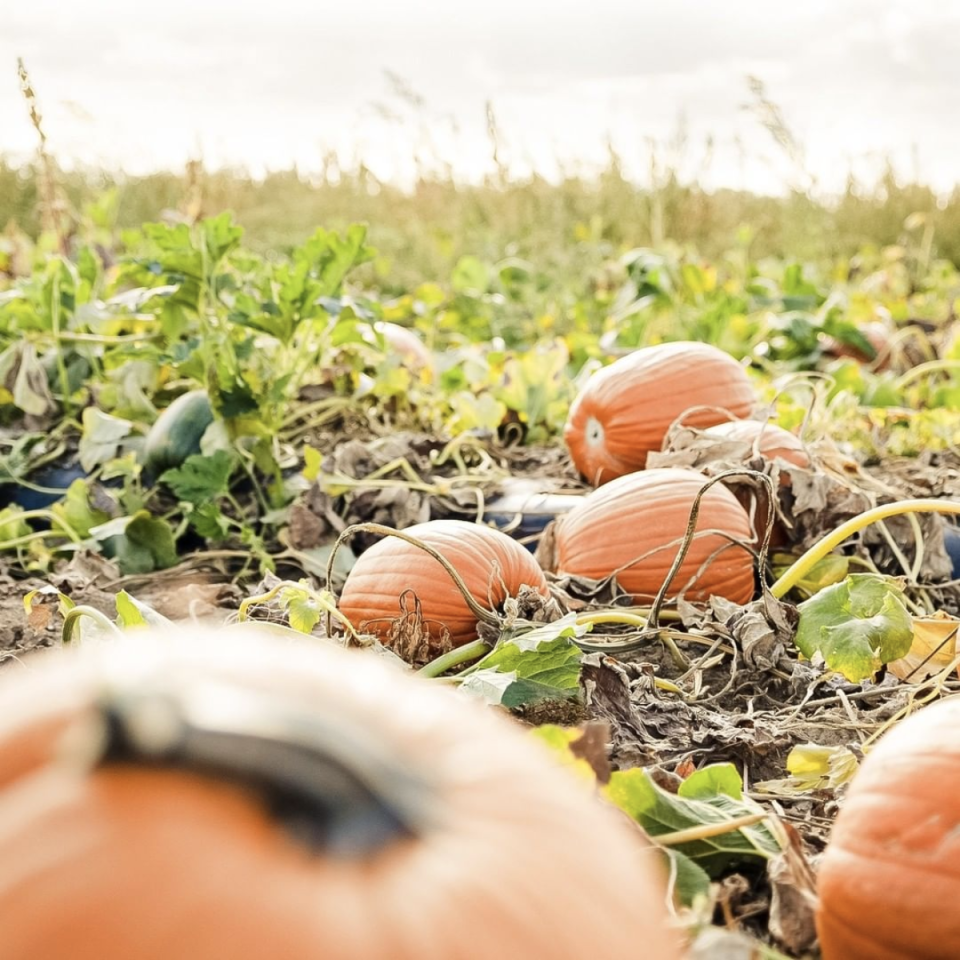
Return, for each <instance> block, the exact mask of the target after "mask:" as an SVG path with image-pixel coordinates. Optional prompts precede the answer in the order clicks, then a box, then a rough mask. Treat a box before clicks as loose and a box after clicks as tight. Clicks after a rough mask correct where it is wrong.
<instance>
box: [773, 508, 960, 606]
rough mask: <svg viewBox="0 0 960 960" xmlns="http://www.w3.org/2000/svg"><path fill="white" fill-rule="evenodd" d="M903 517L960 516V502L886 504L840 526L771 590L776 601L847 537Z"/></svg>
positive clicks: (791, 567) (781, 577)
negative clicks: (888, 519) (894, 518)
mask: <svg viewBox="0 0 960 960" xmlns="http://www.w3.org/2000/svg"><path fill="white" fill-rule="evenodd" d="M903 513H942V514H950V515H953V516H960V502H957V501H956V500H898V501H897V502H896V503H884V504H882V505H881V506H879V507H874V508H873V509H872V510H866V511H865V512H863V513H861V514H859V515H857V516H856V517H853V518H852V519H850V520H847V521H846V523H841V524H840V526H839V527H837V528H836V529H835V530H831V531H830V533H828V534H827V535H826V536H825V537H823V538H821V539H820V540H819V541H818V542H817V543H815V544H814V545H813V546H812V547H811V548H810V549H809V550H808V551H807V552H806V553H805V554H803V556H801V557H799V558H798V559H797V560H795V561H794V562H793V563H792V564H791V565H790V566H789V567H788V568H787V569H786V570H785V571H784V572H783V573H782V574H781V575H780V577H779V579H777V581H776V582H775V583H774V584H773V585H772V586H771V587H770V592H771V593H772V594H773V596H774V597H776V598H777V599H779V598H781V597H783V596H785V595H786V594H787V593H788V592H789V591H790V590H791V589H792V588H793V587H795V586H796V585H797V584H798V583H799V582H800V581H801V580H802V579H803V578H804V577H805V576H806V575H807V574H808V573H809V572H810V570H811V569H812V568H813V566H814V564H816V563H817V562H818V561H819V560H822V559H823V558H824V557H825V556H826V555H827V554H828V553H830V551H831V550H833V549H834V548H835V547H838V546H839V545H840V544H841V543H843V541H844V540H846V539H847V538H848V537H852V536H853V534H855V533H859V532H860V531H861V530H863V529H864V528H865V527H869V526H870V524H871V523H875V522H876V521H877V520H885V519H886V518H887V517H896V516H899V515H900V514H903Z"/></svg>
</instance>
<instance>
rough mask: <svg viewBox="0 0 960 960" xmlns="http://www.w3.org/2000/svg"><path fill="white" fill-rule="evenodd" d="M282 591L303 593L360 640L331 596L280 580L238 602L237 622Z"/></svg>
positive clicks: (242, 621) (241, 621)
mask: <svg viewBox="0 0 960 960" xmlns="http://www.w3.org/2000/svg"><path fill="white" fill-rule="evenodd" d="M284 590H294V591H296V592H298V593H305V594H306V595H307V596H308V597H309V598H310V599H311V600H312V601H313V602H314V603H315V604H316V605H317V606H318V607H319V608H320V609H321V610H322V611H323V612H324V613H326V614H327V616H328V617H333V618H335V619H336V621H337V622H338V623H339V624H340V625H341V626H342V627H343V628H344V630H346V631H347V633H349V634H350V637H351V639H353V640H359V639H360V637H359V635H358V634H357V631H356V630H355V629H354V627H353V624H352V623H351V622H350V621H349V620H348V619H347V618H346V617H345V616H344V615H343V614H342V613H341V612H340V611H339V610H338V609H337V606H336V604H335V603H334V602H333V600H332V595H331V594H325V593H319V592H318V591H316V590H312V589H311V588H310V587H308V586H306V585H304V584H302V583H295V582H294V581H293V580H281V581H280V582H279V583H278V584H275V585H274V586H273V587H271V588H270V589H269V590H268V591H267V592H266V593H260V594H257V595H256V596H253V597H245V598H244V599H243V600H241V601H240V609H239V610H238V611H237V622H238V623H244V622H245V621H246V620H247V617H248V612H247V611H248V610H249V609H250V607H252V606H254V605H255V604H261V603H269V602H270V601H271V600H274V599H276V598H277V597H278V596H279V595H280V594H281V593H283V591H284ZM328 633H329V631H328Z"/></svg>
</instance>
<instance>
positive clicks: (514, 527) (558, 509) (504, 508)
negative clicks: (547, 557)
mask: <svg viewBox="0 0 960 960" xmlns="http://www.w3.org/2000/svg"><path fill="white" fill-rule="evenodd" d="M543 487H544V484H543V482H542V481H540V480H525V479H516V480H508V481H507V482H506V483H504V484H503V487H502V492H501V494H500V496H499V497H497V498H496V499H495V500H491V501H490V503H488V504H487V506H486V509H485V510H484V513H483V519H484V520H485V521H486V522H487V523H492V524H493V525H494V526H496V527H498V528H499V529H501V530H504V531H505V532H507V533H509V534H510V536H512V537H513V538H514V539H515V540H522V541H523V543H524V546H525V547H526V548H527V549H528V550H529V551H530V552H531V553H533V552H534V551H535V550H536V549H537V543H538V541H539V539H540V534H542V533H543V531H544V529H545V528H546V526H547V524H548V523H549V522H550V521H551V520H553V519H555V518H556V517H558V516H560V515H561V514H564V513H567V512H569V511H570V510H572V509H573V508H574V507H575V506H577V504H579V503H580V502H581V501H582V500H583V496H582V495H581V494H569V493H549V492H545V491H544V489H543Z"/></svg>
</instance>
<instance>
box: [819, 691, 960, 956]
mask: <svg viewBox="0 0 960 960" xmlns="http://www.w3.org/2000/svg"><path fill="white" fill-rule="evenodd" d="M817 885H818V893H819V898H820V907H819V910H818V913H817V930H818V932H819V934H820V944H821V947H822V950H823V956H824V960H956V958H957V957H960V907H958V904H960V698H957V697H951V698H950V699H949V700H944V701H942V702H940V703H938V704H934V705H933V706H929V707H924V708H923V709H922V710H920V712H919V713H917V714H915V715H914V716H913V717H911V718H910V719H908V720H905V721H903V722H901V723H900V724H898V725H897V726H896V727H894V729H893V730H892V731H891V732H890V733H888V734H887V735H886V736H885V737H884V738H883V739H882V740H881V741H880V743H879V744H878V745H877V747H876V749H874V750H873V751H871V752H870V753H869V754H868V755H867V758H866V760H865V761H864V763H863V766H862V767H861V769H860V770H859V772H858V773H857V775H856V777H855V778H854V781H853V784H852V785H851V787H850V792H849V793H848V795H847V797H846V799H845V800H844V802H843V806H842V808H841V810H840V815H839V817H838V818H837V821H836V823H835V824H834V827H833V833H832V835H831V837H830V842H829V844H828V846H827V849H826V852H825V853H824V855H823V858H822V860H821V863H820V870H819V875H818V881H817Z"/></svg>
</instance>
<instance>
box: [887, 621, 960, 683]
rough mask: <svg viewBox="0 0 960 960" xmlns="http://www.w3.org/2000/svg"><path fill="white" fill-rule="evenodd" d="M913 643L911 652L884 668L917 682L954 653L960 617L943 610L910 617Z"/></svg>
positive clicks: (944, 662) (941, 666)
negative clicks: (951, 615)
mask: <svg viewBox="0 0 960 960" xmlns="http://www.w3.org/2000/svg"><path fill="white" fill-rule="evenodd" d="M912 619H913V642H912V644H911V645H910V651H909V653H907V654H906V656H904V657H901V658H900V659H899V660H894V661H893V662H891V663H888V664H887V669H888V670H889V671H890V672H891V673H892V674H893V675H894V676H895V677H898V678H899V679H901V680H909V681H911V682H915V683H916V682H919V681H921V680H926V679H927V677H932V676H933V675H934V674H936V673H940V671H941V670H943V669H944V668H945V667H948V666H949V665H950V663H951V662H952V661H953V660H954V658H955V657H956V656H957V631H958V630H960V620H956V619H954V618H953V617H950V616H948V615H947V614H945V613H937V614H934V615H933V616H932V617H913V618H912Z"/></svg>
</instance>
